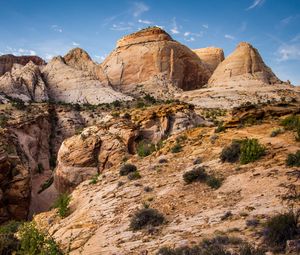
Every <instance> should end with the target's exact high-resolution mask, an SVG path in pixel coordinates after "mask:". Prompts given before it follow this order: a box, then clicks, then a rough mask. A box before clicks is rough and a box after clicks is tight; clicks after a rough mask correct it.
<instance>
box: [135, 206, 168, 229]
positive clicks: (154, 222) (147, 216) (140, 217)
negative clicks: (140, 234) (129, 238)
mask: <svg viewBox="0 0 300 255" xmlns="http://www.w3.org/2000/svg"><path fill="white" fill-rule="evenodd" d="M164 221H165V217H164V216H163V214H161V213H160V212H158V211H157V210H156V209H152V208H143V209H140V210H138V211H137V212H136V213H135V214H134V216H133V217H132V218H131V221H130V228H131V229H132V230H140V229H143V228H146V227H156V226H159V225H161V224H163V223H164Z"/></svg>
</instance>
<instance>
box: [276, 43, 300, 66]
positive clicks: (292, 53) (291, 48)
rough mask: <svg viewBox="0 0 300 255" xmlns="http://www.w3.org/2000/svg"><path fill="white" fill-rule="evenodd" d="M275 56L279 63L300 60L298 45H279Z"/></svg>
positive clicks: (299, 46)
mask: <svg viewBox="0 0 300 255" xmlns="http://www.w3.org/2000/svg"><path fill="white" fill-rule="evenodd" d="M276 55H277V60H278V61H279V62H281V61H288V60H300V44H284V45H281V46H280V47H279V48H278V50H277V52H276Z"/></svg>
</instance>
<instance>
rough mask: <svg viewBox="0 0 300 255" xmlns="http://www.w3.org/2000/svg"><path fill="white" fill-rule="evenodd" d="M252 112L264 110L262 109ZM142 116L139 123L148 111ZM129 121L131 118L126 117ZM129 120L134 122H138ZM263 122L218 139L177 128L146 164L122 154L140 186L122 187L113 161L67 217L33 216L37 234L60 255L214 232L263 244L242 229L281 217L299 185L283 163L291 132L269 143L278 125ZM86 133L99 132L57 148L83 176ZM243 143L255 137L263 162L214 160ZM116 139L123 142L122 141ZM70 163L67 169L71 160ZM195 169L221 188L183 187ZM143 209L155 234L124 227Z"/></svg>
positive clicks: (146, 246)
mask: <svg viewBox="0 0 300 255" xmlns="http://www.w3.org/2000/svg"><path fill="white" fill-rule="evenodd" d="M257 109H263V106H260V107H258V108H257ZM274 109H275V108H274ZM286 109H287V106H280V105H279V106H278V108H277V110H276V112H277V113H278V115H279V116H280V115H281V114H286V113H291V112H294V113H297V112H298V113H299V111H300V109H299V106H298V107H297V106H296V108H290V109H291V111H290V112H286ZM142 112H143V114H142V115H141V117H142V119H143V117H144V116H145V115H146V113H147V111H146V112H145V111H142ZM266 112H268V110H266ZM237 113H238V111H237V112H235V113H232V114H233V116H234V118H235V121H236V118H239V120H240V121H242V116H245V112H244V113H242V114H241V115H238V114H237ZM248 113H249V114H250V115H249V116H251V117H252V118H258V116H261V115H260V114H258V112H255V111H250V112H249V111H248ZM239 116H240V117H239ZM249 116H248V117H249ZM226 118H229V119H227V120H226ZM260 118H261V117H260ZM132 119H133V120H134V119H135V115H134V114H133V113H132ZM136 119H137V122H139V121H141V120H142V119H139V118H138V117H136ZM138 119H139V120H138ZM150 119H151V118H150ZM150 119H149V120H148V121H150ZM230 119H231V117H230V115H228V116H227V115H226V116H225V118H224V120H225V121H226V122H227V121H228V120H230ZM262 120H263V122H262V123H260V124H259V123H258V124H254V125H252V126H244V127H241V128H239V129H236V128H234V126H231V128H228V129H227V130H226V132H221V133H218V134H216V133H215V131H214V130H215V128H214V127H194V128H189V129H181V131H179V132H178V133H175V134H173V135H171V136H169V137H168V138H167V139H166V140H165V141H164V142H163V145H162V146H161V147H160V149H159V150H157V151H156V152H153V153H152V154H151V155H150V156H148V157H145V158H142V157H139V156H137V155H134V154H129V153H127V154H122V155H123V156H124V155H126V158H127V159H126V160H127V163H128V162H130V163H132V164H134V165H136V166H137V169H138V171H139V173H140V175H141V179H136V180H129V179H128V178H127V177H126V176H120V175H119V167H120V161H118V162H115V164H112V165H111V167H109V168H107V169H104V170H103V171H102V172H101V174H100V175H99V176H98V177H97V176H96V175H94V176H91V177H90V179H89V180H86V181H84V182H82V183H81V184H79V186H77V188H75V190H74V191H73V192H72V201H71V204H70V214H69V215H68V216H67V217H66V218H63V219H62V218H60V217H59V216H58V215H57V212H56V211H55V210H52V211H50V212H46V213H42V214H39V215H37V216H36V217H35V221H36V222H37V224H38V226H39V228H40V229H44V230H47V232H48V233H49V234H50V235H51V236H53V237H54V238H55V240H56V241H57V243H58V244H59V245H60V247H61V248H62V249H63V250H67V249H69V248H70V254H87V255H89V254H98V253H101V254H156V252H157V250H158V249H159V248H160V247H162V246H169V247H180V246H185V245H189V244H193V243H198V242H199V241H200V240H201V239H203V238H205V237H209V236H214V235H215V234H216V233H225V234H227V235H230V236H234V237H241V238H243V239H244V240H247V241H248V242H250V243H252V244H260V243H261V242H262V237H261V236H260V235H259V234H258V233H257V229H255V228H252V227H249V226H248V225H247V224H248V223H247V222H248V221H251V220H254V219H255V220H257V221H258V222H264V221H265V220H266V218H267V217H268V216H269V215H274V214H276V213H278V212H282V211H285V210H287V204H286V202H287V201H286V200H283V197H285V196H286V195H287V194H288V193H289V192H290V191H289V187H291V185H293V184H296V185H298V184H297V183H295V180H296V179H295V178H296V177H291V176H290V175H289V172H291V170H293V169H289V168H287V167H286V166H285V159H286V157H287V154H288V153H291V152H293V153H294V152H295V151H297V149H299V144H298V142H297V141H296V140H295V137H294V134H293V132H291V131H285V132H284V133H283V134H281V135H279V136H277V137H270V133H271V132H272V130H274V128H277V127H279V126H278V125H279V124H278V123H279V121H278V120H276V119H274V118H273V116H272V114H271V113H270V114H269V115H267V114H266V115H264V117H262ZM148 121H147V122H148ZM142 122H143V121H142ZM142 122H140V123H142ZM150 123H151V121H150ZM228 123H230V122H228ZM149 125H150V127H151V124H148V125H146V127H148V128H149ZM231 125H232V124H231ZM191 127H192V126H191ZM150 129H151V128H150ZM92 130H97V131H96V132H99V131H98V130H99V128H96V127H91V128H88V129H86V130H84V131H83V133H82V134H81V135H82V136H83V137H82V138H79V136H76V137H73V138H71V139H69V140H67V142H66V144H65V145H63V147H62V152H63V154H64V153H65V152H67V149H68V148H69V149H71V148H73V149H74V151H73V152H72V151H70V154H69V153H67V154H66V156H67V158H68V157H72V158H73V160H77V159H78V162H81V163H84V167H85V169H87V166H88V165H89V164H90V166H91V167H94V165H95V162H94V160H93V159H94V158H93V157H91V156H89V155H92V154H91V153H90V152H91V151H90V148H94V147H95V146H94V144H95V142H94V141H95V133H94V132H93V131H92ZM108 130H109V127H108ZM125 130H126V129H125ZM153 130H156V128H154V129H153ZM175 130H176V129H175ZM246 137H248V138H257V139H258V140H259V142H260V143H262V144H263V145H264V146H266V148H267V152H266V155H265V156H263V157H262V158H261V159H260V160H258V161H256V162H253V163H249V164H245V165H241V164H239V163H222V162H221V161H220V159H219V155H220V153H221V150H222V149H223V148H224V147H225V146H227V145H228V144H230V143H231V141H232V140H233V139H240V138H246ZM99 138H101V136H100V137H99ZM79 139H82V141H79ZM119 139H120V141H122V137H120V138H119ZM178 143H179V144H180V146H181V150H179V151H176V153H175V152H173V153H172V148H173V147H174V145H176V144H178ZM88 144H90V145H92V146H91V147H90V146H88ZM92 151H93V149H92ZM112 151H114V150H112ZM119 157H121V156H119ZM61 159H62V158H61ZM64 162H65V161H64V160H62V163H64ZM69 163H70V164H71V165H72V160H71V161H69ZM199 166H202V167H204V168H205V169H206V171H207V172H208V173H209V174H211V175H214V176H216V177H218V178H220V179H222V180H223V181H222V185H221V187H220V188H218V189H212V188H210V187H209V186H207V185H206V184H205V183H201V182H196V183H192V184H185V183H184V181H183V177H182V176H183V174H184V173H185V172H187V171H188V170H191V169H193V168H195V167H199ZM62 167H64V166H63V165H62ZM65 170H66V171H68V168H67V167H66V168H65ZM71 170H72V169H70V171H71ZM60 171H61V170H60ZM95 173H96V171H95ZM92 177H93V178H96V181H95V182H91V179H92ZM144 206H147V207H148V206H150V208H155V209H157V210H158V211H159V212H161V213H163V215H164V216H165V218H166V221H165V223H164V224H163V225H162V226H160V227H153V228H149V229H145V230H138V231H133V230H132V229H131V228H130V227H129V224H130V220H131V218H132V217H133V215H134V213H135V212H136V211H137V210H138V209H139V208H143V207H144ZM49 222H51V223H50V225H49ZM257 228H259V227H257Z"/></svg>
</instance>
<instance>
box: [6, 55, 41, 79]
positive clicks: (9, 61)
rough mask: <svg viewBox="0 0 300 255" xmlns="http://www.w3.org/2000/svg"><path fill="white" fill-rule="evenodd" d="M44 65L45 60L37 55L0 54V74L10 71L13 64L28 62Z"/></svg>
mask: <svg viewBox="0 0 300 255" xmlns="http://www.w3.org/2000/svg"><path fill="white" fill-rule="evenodd" d="M30 61H31V62H33V63H34V64H36V65H45V64H46V62H45V61H44V60H43V59H41V58H40V57H38V56H14V55H11V54H8V55H2V56H0V76H1V75H3V74H5V73H6V72H10V71H11V69H12V67H13V65H14V64H19V65H23V66H24V65H26V64H27V63H28V62H30Z"/></svg>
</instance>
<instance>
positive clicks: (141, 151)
mask: <svg viewBox="0 0 300 255" xmlns="http://www.w3.org/2000/svg"><path fill="white" fill-rule="evenodd" d="M154 151H155V145H154V144H153V143H150V142H148V141H145V140H143V141H140V142H139V143H138V145H137V154H138V155H139V156H140V157H147V156H149V155H151V154H152V153H153V152H154Z"/></svg>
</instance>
